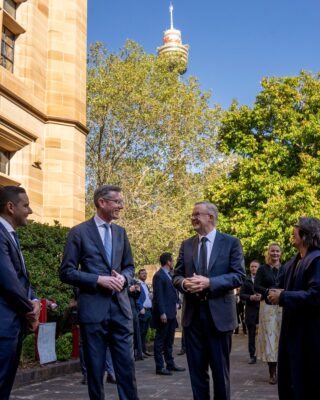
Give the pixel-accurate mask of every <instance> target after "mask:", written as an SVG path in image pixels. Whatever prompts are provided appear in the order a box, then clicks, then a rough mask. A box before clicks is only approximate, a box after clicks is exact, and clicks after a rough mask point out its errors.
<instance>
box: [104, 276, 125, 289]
mask: <svg viewBox="0 0 320 400" xmlns="http://www.w3.org/2000/svg"><path fill="white" fill-rule="evenodd" d="M123 279H124V278H123ZM97 284H98V285H99V286H102V287H104V288H106V289H109V290H114V291H115V292H121V290H122V289H123V283H121V281H120V279H117V278H116V277H114V276H104V275H99V277H98V281H97Z"/></svg>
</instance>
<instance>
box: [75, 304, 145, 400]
mask: <svg viewBox="0 0 320 400" xmlns="http://www.w3.org/2000/svg"><path fill="white" fill-rule="evenodd" d="M80 330H81V335H82V341H83V350H84V360H85V364H86V368H87V378H88V392H89V398H90V400H103V399H104V389H103V376H104V370H105V362H106V349H107V346H108V345H109V347H110V352H111V357H112V360H113V367H114V371H115V375H116V379H117V382H118V383H117V388H118V395H119V399H120V400H138V394H137V385H136V378H135V366H134V357H133V328H132V320H131V319H128V318H126V317H125V316H124V315H123V313H122V311H121V309H120V306H119V304H118V301H117V300H116V299H112V301H111V305H110V315H109V318H108V320H106V321H103V322H101V323H94V324H88V323H87V324H81V325H80Z"/></svg>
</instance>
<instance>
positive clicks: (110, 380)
mask: <svg viewBox="0 0 320 400" xmlns="http://www.w3.org/2000/svg"><path fill="white" fill-rule="evenodd" d="M106 383H113V384H115V383H117V380H116V377H115V376H114V375H112V374H107V378H106Z"/></svg>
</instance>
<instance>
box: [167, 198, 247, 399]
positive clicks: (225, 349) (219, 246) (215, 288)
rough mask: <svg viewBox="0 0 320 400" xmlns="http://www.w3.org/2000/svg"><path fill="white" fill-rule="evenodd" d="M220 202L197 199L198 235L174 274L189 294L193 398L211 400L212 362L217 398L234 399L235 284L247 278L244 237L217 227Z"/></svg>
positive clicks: (186, 316)
mask: <svg viewBox="0 0 320 400" xmlns="http://www.w3.org/2000/svg"><path fill="white" fill-rule="evenodd" d="M217 220H218V209H217V207H216V206H215V205H214V204H212V203H209V202H200V203H196V204H195V206H194V208H193V212H192V215H191V222H192V226H193V229H194V230H195V231H196V232H197V234H196V235H195V236H192V237H191V238H189V239H187V240H185V241H183V242H182V245H181V248H180V253H179V257H178V261H177V264H176V267H175V273H174V277H173V284H174V286H175V287H176V288H177V289H178V290H179V291H181V292H182V293H184V300H183V301H184V304H183V307H182V309H183V311H184V312H183V315H182V326H183V329H184V335H185V346H186V354H187V361H188V366H189V373H190V379H191V386H192V391H193V398H194V400H209V399H210V388H209V381H210V379H209V373H208V370H209V365H210V368H211V372H212V378H213V393H214V399H215V400H230V377H229V356H230V351H231V336H232V332H233V330H234V329H235V328H236V326H237V314H236V303H235V296H234V294H233V289H234V288H236V287H239V286H241V284H242V281H243V278H244V277H245V273H244V268H243V253H242V248H241V244H240V242H239V240H238V239H237V238H235V237H233V236H230V235H226V234H225V233H221V232H218V231H217V230H216V225H217Z"/></svg>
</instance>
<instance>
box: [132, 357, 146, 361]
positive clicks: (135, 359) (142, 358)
mask: <svg viewBox="0 0 320 400" xmlns="http://www.w3.org/2000/svg"><path fill="white" fill-rule="evenodd" d="M141 360H144V357H143V356H135V358H134V361H141Z"/></svg>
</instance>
